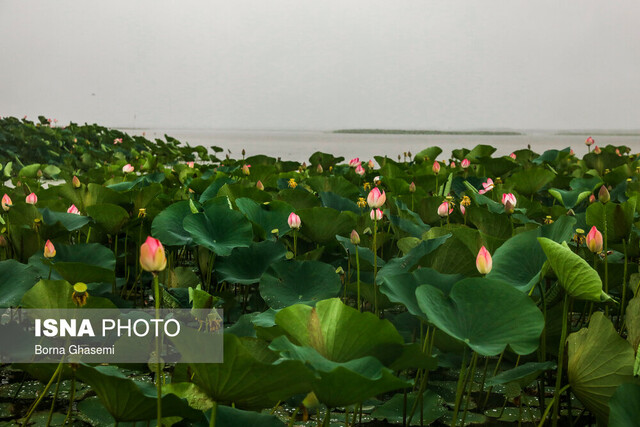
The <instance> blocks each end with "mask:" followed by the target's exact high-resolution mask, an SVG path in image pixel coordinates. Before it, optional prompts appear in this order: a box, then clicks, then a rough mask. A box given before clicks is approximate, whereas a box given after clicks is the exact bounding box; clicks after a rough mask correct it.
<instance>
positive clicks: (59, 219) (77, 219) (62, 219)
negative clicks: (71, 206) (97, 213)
mask: <svg viewBox="0 0 640 427" xmlns="http://www.w3.org/2000/svg"><path fill="white" fill-rule="evenodd" d="M40 213H41V214H42V222H44V223H45V224H46V225H56V224H57V223H60V224H61V225H62V226H63V227H64V228H65V229H66V230H67V231H74V230H77V229H79V228H82V227H84V226H85V225H87V224H88V223H89V222H90V221H91V218H89V217H86V216H84V215H75V214H70V213H66V212H55V211H50V210H49V208H44V209H40Z"/></svg>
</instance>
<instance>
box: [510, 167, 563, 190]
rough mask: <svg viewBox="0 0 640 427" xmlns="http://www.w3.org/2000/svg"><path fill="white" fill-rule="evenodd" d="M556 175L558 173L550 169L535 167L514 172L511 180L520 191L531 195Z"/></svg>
mask: <svg viewBox="0 0 640 427" xmlns="http://www.w3.org/2000/svg"><path fill="white" fill-rule="evenodd" d="M555 177H556V174H554V173H553V172H551V171H550V170H548V169H543V168H540V167H533V168H529V169H525V170H520V171H518V172H516V173H514V174H513V175H511V179H510V181H511V182H512V183H513V185H514V186H515V189H516V191H517V192H518V193H521V194H524V195H526V196H530V195H532V194H534V193H537V192H538V191H539V190H540V189H541V188H542V187H544V186H545V185H547V184H549V183H550V182H551V181H553V179H554V178H555Z"/></svg>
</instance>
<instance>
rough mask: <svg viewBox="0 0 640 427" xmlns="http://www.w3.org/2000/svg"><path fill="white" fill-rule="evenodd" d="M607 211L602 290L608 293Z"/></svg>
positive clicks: (606, 310)
mask: <svg viewBox="0 0 640 427" xmlns="http://www.w3.org/2000/svg"><path fill="white" fill-rule="evenodd" d="M607 234H608V233H607V211H606V209H605V212H604V246H603V248H604V292H605V293H606V294H608V293H609V261H608V256H607V253H608V250H607V248H608V246H607V244H608V243H607ZM604 315H605V316H609V305H608V304H607V305H605V306H604Z"/></svg>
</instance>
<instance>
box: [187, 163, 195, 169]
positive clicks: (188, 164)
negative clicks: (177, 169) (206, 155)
mask: <svg viewBox="0 0 640 427" xmlns="http://www.w3.org/2000/svg"><path fill="white" fill-rule="evenodd" d="M187 166H189V167H190V168H193V167H194V166H195V163H194V162H187Z"/></svg>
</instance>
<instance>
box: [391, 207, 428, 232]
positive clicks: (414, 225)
mask: <svg viewBox="0 0 640 427" xmlns="http://www.w3.org/2000/svg"><path fill="white" fill-rule="evenodd" d="M395 203H396V206H397V208H398V216H396V215H389V221H391V224H393V226H394V227H397V228H399V229H400V230H402V231H405V232H407V233H409V235H410V236H412V237H416V238H421V237H422V235H423V234H424V233H426V232H427V231H429V228H430V227H429V226H428V225H427V224H425V223H424V222H423V221H422V218H420V215H418V214H417V213H415V212H413V211H412V210H410V209H409V208H408V207H407V205H406V204H405V203H404V202H402V201H401V200H399V199H396V200H395Z"/></svg>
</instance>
